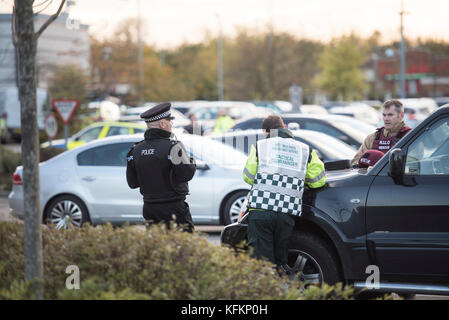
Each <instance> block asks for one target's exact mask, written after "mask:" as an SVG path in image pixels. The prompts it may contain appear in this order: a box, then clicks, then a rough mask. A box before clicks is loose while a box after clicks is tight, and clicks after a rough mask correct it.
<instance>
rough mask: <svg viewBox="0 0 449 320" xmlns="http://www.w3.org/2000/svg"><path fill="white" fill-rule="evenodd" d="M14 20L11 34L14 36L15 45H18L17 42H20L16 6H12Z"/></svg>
mask: <svg viewBox="0 0 449 320" xmlns="http://www.w3.org/2000/svg"><path fill="white" fill-rule="evenodd" d="M11 19H12V21H11V36H12V43H13V44H14V46H15V47H17V43H18V42H19V38H18V37H17V33H16V7H15V6H12V18H11Z"/></svg>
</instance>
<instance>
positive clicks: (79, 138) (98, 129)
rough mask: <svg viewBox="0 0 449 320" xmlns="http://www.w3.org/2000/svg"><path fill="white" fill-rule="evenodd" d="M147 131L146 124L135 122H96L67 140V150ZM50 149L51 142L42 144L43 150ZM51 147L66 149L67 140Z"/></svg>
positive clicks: (56, 142)
mask: <svg viewBox="0 0 449 320" xmlns="http://www.w3.org/2000/svg"><path fill="white" fill-rule="evenodd" d="M146 129H147V126H146V125H145V123H133V122H106V121H105V122H96V123H94V124H91V125H90V126H87V127H86V128H84V129H82V130H81V131H79V132H77V133H75V134H74V135H73V136H71V137H69V138H68V140H67V149H68V150H71V149H74V148H76V147H79V146H82V145H83V144H86V143H88V142H90V141H93V140H96V139H102V138H106V137H111V136H116V135H123V134H134V133H143V132H145V130H146ZM48 147H50V142H49V141H47V142H44V143H42V144H41V148H48ZM51 147H53V148H61V149H64V148H65V140H64V139H57V140H52V141H51Z"/></svg>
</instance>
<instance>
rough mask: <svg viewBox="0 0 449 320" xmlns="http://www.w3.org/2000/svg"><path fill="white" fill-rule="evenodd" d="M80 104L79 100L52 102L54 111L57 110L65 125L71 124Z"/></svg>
mask: <svg viewBox="0 0 449 320" xmlns="http://www.w3.org/2000/svg"><path fill="white" fill-rule="evenodd" d="M79 104H80V102H79V100H67V99H65V100H56V99H53V100H51V105H52V106H53V109H55V111H56V113H57V114H58V115H59V117H60V118H61V120H62V122H63V123H64V124H69V121H70V119H71V118H72V116H73V114H74V113H75V110H76V108H78V106H79Z"/></svg>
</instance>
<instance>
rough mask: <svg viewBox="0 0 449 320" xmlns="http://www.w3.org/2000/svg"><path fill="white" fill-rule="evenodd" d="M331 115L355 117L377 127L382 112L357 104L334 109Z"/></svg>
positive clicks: (331, 109)
mask: <svg viewBox="0 0 449 320" xmlns="http://www.w3.org/2000/svg"><path fill="white" fill-rule="evenodd" d="M329 113H332V114H339V115H342V116H348V117H353V118H355V119H357V120H361V121H363V122H366V123H368V124H370V125H373V126H375V125H377V124H378V122H379V119H380V117H381V115H380V112H378V111H376V109H374V108H373V107H371V106H369V105H367V104H365V103H360V102H355V103H352V104H350V105H347V106H343V107H332V108H330V109H329Z"/></svg>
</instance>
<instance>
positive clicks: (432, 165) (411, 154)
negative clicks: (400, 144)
mask: <svg viewBox="0 0 449 320" xmlns="http://www.w3.org/2000/svg"><path fill="white" fill-rule="evenodd" d="M405 174H408V175H440V174H449V119H448V118H444V119H441V120H439V121H437V122H435V123H434V124H432V125H431V126H430V127H429V128H428V129H427V130H426V131H424V133H422V134H421V135H420V136H419V137H418V138H417V139H416V140H415V141H413V143H412V144H411V145H410V146H409V148H408V152H407V160H406V164H405Z"/></svg>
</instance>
